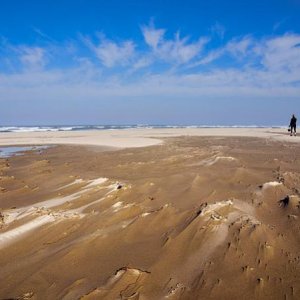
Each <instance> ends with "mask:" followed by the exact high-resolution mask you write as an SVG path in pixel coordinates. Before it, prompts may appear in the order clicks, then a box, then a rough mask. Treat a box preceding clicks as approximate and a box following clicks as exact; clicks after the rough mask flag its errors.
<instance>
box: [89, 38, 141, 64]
mask: <svg viewBox="0 0 300 300" xmlns="http://www.w3.org/2000/svg"><path fill="white" fill-rule="evenodd" d="M84 41H85V43H86V44H87V45H88V46H89V48H90V49H91V50H92V51H93V52H94V54H95V55H96V57H97V58H98V59H99V60H100V61H101V63H102V64H103V65H104V66H106V67H108V68H111V67H115V66H117V65H119V66H126V65H128V64H129V63H130V62H131V59H132V58H133V57H134V55H135V44H134V42H133V41H130V40H127V41H123V42H120V43H117V42H114V41H112V40H109V39H107V38H105V37H104V36H103V35H100V42H99V43H93V42H92V41H91V39H89V38H84Z"/></svg>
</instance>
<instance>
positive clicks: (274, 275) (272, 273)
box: [0, 130, 300, 300]
mask: <svg viewBox="0 0 300 300" xmlns="http://www.w3.org/2000/svg"><path fill="white" fill-rule="evenodd" d="M265 131H266V130H264V131H263V130H261V131H260V130H258V131H254V132H256V133H255V134H256V135H257V136H260V137H261V138H254V137H249V136H248V137H238V136H235V137H225V136H220V131H219V132H218V134H217V135H218V136H211V137H207V136H205V134H204V133H203V131H202V133H201V135H203V136H201V137H199V136H198V137H197V136H184V137H169V138H164V139H163V142H164V143H163V144H158V145H152V146H149V147H140V148H127V149H122V150H117V151H112V150H109V149H106V148H101V147H94V146H84V145H81V146H78V145H60V146H57V147H53V148H49V149H46V150H44V151H42V152H39V151H30V152H27V153H26V154H25V155H24V156H15V157H11V158H8V159H4V158H2V159H0V189H1V190H0V211H1V215H0V265H1V269H0V299H151V300H152V299H299V298H300V279H299V278H300V250H299V249H300V247H299V246H300V235H299V232H300V231H299V230H300V221H299V216H300V151H299V146H300V145H299V144H298V143H287V142H285V139H286V138H290V137H286V136H285V135H284V132H282V133H280V132H279V133H273V132H272V133H268V132H265ZM130 132H131V131H126V134H125V136H126V135H127V134H129V133H130ZM137 132H138V131H136V133H135V134H134V136H131V138H132V139H133V140H131V141H132V144H130V143H129V144H126V143H123V142H122V143H121V141H123V140H122V139H124V141H126V139H125V138H123V137H121V136H120V137H117V138H119V140H118V143H120V144H118V143H113V142H110V143H107V144H105V143H104V144H105V145H106V146H118V147H121V146H122V147H124V146H130V145H131V146H136V147H137V146H142V144H143V142H147V143H150V142H151V141H152V139H150V138H148V137H145V134H143V135H142V134H141V135H139V134H138V133H137ZM154 132H155V131H151V132H149V135H148V134H147V135H148V136H149V137H153V136H154V137H158V136H159V135H158V131H156V134H154ZM258 132H261V133H258ZM122 133H123V131H122ZM173 133H174V132H173ZM60 134H62V133H59V134H58V135H60ZM68 134H70V133H68ZM80 134H82V137H80V136H79V135H80ZM101 134H103V133H99V132H92V133H88V134H87V136H88V137H85V136H86V133H77V132H76V136H77V138H75V140H74V142H76V143H79V144H80V143H81V144H83V143H84V142H87V143H88V144H90V143H89V142H88V141H90V140H89V139H93V138H95V136H98V135H99V136H100V135H101ZM106 134H108V133H106ZM109 134H110V135H115V134H116V133H115V132H114V133H109ZM118 134H119V133H118ZM120 134H121V133H120ZM131 134H132V133H130V134H129V135H131ZM167 134H168V135H171V134H172V132H171V131H168V130H167V131H164V130H163V131H161V136H166V135H167ZM174 134H175V135H178V131H177V132H176V133H174ZM235 134H236V135H239V133H238V131H236V133H234V134H233V133H232V134H231V135H235ZM46 135H47V136H48V134H46ZM50 135H51V136H52V134H50ZM58 135H57V133H55V136H56V137H55V138H54V137H49V136H48V137H47V138H46V137H45V135H44V134H42V135H41V133H38V134H30V135H28V136H31V137H28V138H24V139H23V138H20V139H19V140H15V139H14V138H12V137H13V136H15V135H14V134H7V135H5V136H6V137H5V136H4V137H3V138H1V142H2V143H6V142H8V141H9V140H10V141H11V144H17V143H21V144H30V143H34V144H42V143H49V141H51V142H50V143H56V141H57V140H60V138H59V137H58ZM71 135H72V134H71ZM180 135H181V134H180ZM191 135H192V134H191ZM211 135H213V134H211ZM223 135H224V134H223ZM225 135H226V134H225ZM252 135H254V133H252ZM8 136H10V138H8ZM16 136H19V134H16ZM21 136H23V137H24V135H21ZM39 136H40V137H41V136H43V139H39V138H38V137H39ZM62 136H64V137H63V138H61V142H63V141H66V140H68V139H69V140H72V139H70V138H69V136H70V135H67V134H66V133H63V134H62ZM92 136H93V138H92ZM140 137H142V138H143V139H145V140H142V141H141V140H140ZM73 138H74V137H73ZM5 139H6V140H5ZM290 139H293V141H297V140H298V138H290ZM54 140H55V142H54ZM104 140H105V139H104ZM107 140H109V138H107ZM111 140H112V139H111V138H110V141H111ZM159 140H160V139H159ZM3 141H4V142H3ZM102 141H103V140H101V142H102ZM98 142H99V141H94V142H93V143H92V144H95V143H98ZM101 142H99V143H101ZM155 142H157V141H155ZM104 150H105V151H104Z"/></svg>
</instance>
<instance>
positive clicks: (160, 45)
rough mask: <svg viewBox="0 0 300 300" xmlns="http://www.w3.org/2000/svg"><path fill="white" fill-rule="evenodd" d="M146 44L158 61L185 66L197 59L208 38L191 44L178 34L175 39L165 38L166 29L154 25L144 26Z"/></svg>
mask: <svg viewBox="0 0 300 300" xmlns="http://www.w3.org/2000/svg"><path fill="white" fill-rule="evenodd" d="M142 32H143V35H144V39H145V42H146V43H147V44H148V45H149V46H150V48H151V49H152V51H153V55H155V56H156V57H157V58H158V59H161V60H163V61H166V62H169V63H176V64H184V63H187V62H189V61H191V60H192V59H194V58H195V57H197V56H198V55H199V54H200V53H201V51H202V50H203V48H204V46H205V44H207V42H208V38H200V39H198V40H197V41H196V42H189V38H188V37H183V38H181V37H180V33H179V32H177V33H176V34H175V36H174V39H171V40H170V39H166V38H165V32H166V30H165V29H156V28H155V27H154V26H153V25H150V26H143V27H142Z"/></svg>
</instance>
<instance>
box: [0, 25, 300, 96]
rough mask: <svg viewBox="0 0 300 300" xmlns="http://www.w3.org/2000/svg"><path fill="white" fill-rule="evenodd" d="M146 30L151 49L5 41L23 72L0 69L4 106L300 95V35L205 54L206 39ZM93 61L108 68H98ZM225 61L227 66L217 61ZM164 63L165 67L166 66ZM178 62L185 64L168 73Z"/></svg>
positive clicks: (242, 42)
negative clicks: (67, 61) (117, 99)
mask: <svg viewBox="0 0 300 300" xmlns="http://www.w3.org/2000/svg"><path fill="white" fill-rule="evenodd" d="M142 33H143V35H144V39H145V43H146V45H148V47H146V49H145V47H143V46H145V45H137V44H135V42H134V41H132V40H126V41H121V42H120V41H114V40H108V39H107V38H105V37H103V36H100V39H99V40H98V41H97V42H93V41H92V40H91V39H90V38H82V39H81V41H82V40H83V41H84V45H80V41H79V42H78V43H74V44H72V51H70V50H68V49H64V48H65V47H61V48H59V49H60V51H57V49H56V50H55V51H54V50H53V51H52V50H51V49H54V48H55V47H53V48H51V47H48V48H45V47H44V48H43V47H41V46H28V45H17V46H11V45H9V44H7V43H3V44H2V48H5V47H8V48H9V49H7V51H6V52H5V55H6V56H7V57H5V59H7V60H12V61H19V62H20V63H21V65H22V68H21V69H20V68H19V69H18V68H16V69H15V71H13V72H5V71H4V70H1V69H0V99H1V100H0V101H9V100H10V101H14V100H16V99H19V100H22V99H25V100H26V99H33V98H36V99H48V100H49V101H50V100H51V99H56V98H61V99H83V98H84V99H85V100H86V99H104V98H105V99H106V98H109V97H125V96H126V97H127V96H128V97H134V96H141V97H143V96H149V95H150V96H155V97H163V96H168V97H178V96H182V97H185V96H189V95H190V96H195V97H208V96H209V97H236V98H239V99H242V98H246V97H269V98H271V97H282V98H286V97H298V96H299V95H300V35H299V34H291V33H289V34H284V35H281V36H274V37H262V38H259V39H258V38H254V37H253V36H249V35H246V36H243V37H238V38H233V39H231V40H229V41H227V42H226V43H224V45H223V46H221V47H219V48H215V49H212V50H207V49H206V47H205V46H206V44H207V43H208V39H207V38H198V39H197V41H194V42H191V41H190V40H189V39H188V38H187V37H180V35H179V33H177V34H175V36H174V38H173V39H167V38H166V37H165V35H166V30H165V29H155V28H154V26H146V27H143V28H142ZM81 43H82V42H81ZM86 46H88V48H87V47H86ZM74 47H75V48H76V47H77V48H76V49H73V48H74ZM80 47H81V48H83V49H81V48H80ZM79 48H80V49H79ZM89 49H91V50H92V53H93V55H90V50H89ZM0 51H1V49H0ZM51 51H52V52H51ZM63 51H65V53H60V52H63ZM3 53H4V52H3ZM3 53H2V54H3ZM88 54H89V55H88ZM59 55H61V56H63V57H67V56H70V59H71V60H72V64H67V66H61V65H57V64H55V63H54V62H55V61H57V60H58V58H59V57H58V56H59ZM72 55H74V56H75V57H73V56H72ZM1 56H4V55H1ZM95 57H96V60H99V61H100V62H101V64H102V65H103V66H104V67H106V68H101V67H99V63H97V62H95ZM228 57H229V58H230V59H228ZM222 58H223V60H226V64H222V62H221V63H218V59H220V60H221V59H222ZM0 60H1V59H0ZM162 61H163V62H164V63H166V65H167V67H165V68H161V63H162ZM174 65H175V66H178V65H179V66H180V67H179V68H177V69H175V71H174V72H170V70H172V68H173V67H174ZM204 66H205V68H202V67H204ZM119 67H121V68H119ZM185 67H193V68H185ZM137 70H139V72H138V73H136V72H135V71H137Z"/></svg>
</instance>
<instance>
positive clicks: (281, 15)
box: [0, 0, 300, 125]
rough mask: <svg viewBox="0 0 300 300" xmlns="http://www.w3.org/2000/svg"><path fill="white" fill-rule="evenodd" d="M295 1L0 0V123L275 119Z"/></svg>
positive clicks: (295, 97) (299, 66) (281, 107)
mask: <svg viewBox="0 0 300 300" xmlns="http://www.w3.org/2000/svg"><path fill="white" fill-rule="evenodd" d="M299 16H300V0H285V1H281V0H280V1H279V0H273V1H271V0H268V1H267V0H260V1H253V0H252V1H249V0H244V1H242V0H240V1H237V0H236V1H233V0H229V1H221V0H219V1H217V0H211V1H199V0H198V1H192V0H185V1H174V0H173V1H141V0H139V1H138V0H136V1H121V0H119V1H116V0H111V1H95V0H90V1H83V0H77V1H76V0H73V1H53V0H52V1H33V0H28V1H21V0H19V1H16V0H10V1H1V2H0V104H1V109H0V124H2V125H37V124H40V125H42V124H44V125H48V124H201V125H203V124H207V125H234V124H240V125H252V124H259V125H277V124H278V125H281V124H286V123H288V119H289V117H290V114H291V113H295V114H297V115H300V108H299V107H300V105H299V104H300V17H299Z"/></svg>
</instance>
